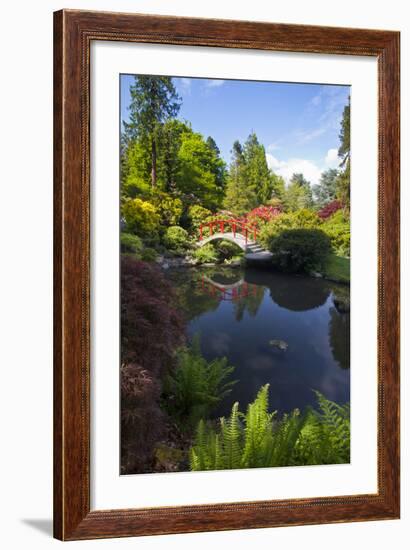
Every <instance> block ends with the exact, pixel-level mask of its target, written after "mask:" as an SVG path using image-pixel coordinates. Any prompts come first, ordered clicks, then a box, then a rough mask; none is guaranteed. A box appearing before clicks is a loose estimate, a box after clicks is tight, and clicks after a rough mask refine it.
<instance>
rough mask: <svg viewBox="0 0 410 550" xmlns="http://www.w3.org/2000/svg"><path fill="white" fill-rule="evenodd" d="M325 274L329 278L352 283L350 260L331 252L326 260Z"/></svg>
mask: <svg viewBox="0 0 410 550" xmlns="http://www.w3.org/2000/svg"><path fill="white" fill-rule="evenodd" d="M323 275H324V276H325V277H326V278H327V279H332V280H334V281H340V282H343V283H350V260H349V258H343V257H342V256H336V254H331V255H330V256H329V258H328V260H327V262H326V265H325V269H324V272H323Z"/></svg>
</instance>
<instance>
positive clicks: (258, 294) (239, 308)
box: [234, 283, 265, 321]
mask: <svg viewBox="0 0 410 550" xmlns="http://www.w3.org/2000/svg"><path fill="white" fill-rule="evenodd" d="M244 284H245V285H246V284H247V283H244ZM248 288H249V290H250V292H249V293H248V294H246V295H245V296H243V297H242V298H241V299H240V300H238V301H236V302H234V310H235V319H236V320H237V321H242V319H243V316H244V314H245V311H248V313H249V315H251V316H252V317H255V316H256V314H257V313H258V309H259V307H260V305H261V303H262V301H263V296H264V294H265V289H264V287H263V286H257V285H251V284H249V287H248Z"/></svg>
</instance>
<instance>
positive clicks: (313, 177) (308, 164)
mask: <svg viewBox="0 0 410 550" xmlns="http://www.w3.org/2000/svg"><path fill="white" fill-rule="evenodd" d="M266 162H267V163H268V166H269V168H270V169H271V170H273V171H274V172H275V174H278V175H279V176H282V177H283V178H284V179H285V181H286V182H287V183H288V182H289V181H290V179H291V177H292V175H293V174H299V173H302V174H303V175H304V177H305V178H306V179H307V180H308V181H310V183H311V184H312V185H316V184H317V183H319V179H320V175H321V173H322V170H321V169H320V168H319V167H318V166H317V165H316V164H315V163H313V162H312V161H310V160H307V159H298V158H291V159H289V160H279V159H277V158H276V157H274V156H273V155H271V154H270V153H266Z"/></svg>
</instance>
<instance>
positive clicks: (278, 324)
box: [167, 267, 350, 417]
mask: <svg viewBox="0 0 410 550" xmlns="http://www.w3.org/2000/svg"><path fill="white" fill-rule="evenodd" d="M167 277H168V278H169V279H170V280H171V282H172V285H173V287H174V288H175V290H176V292H177V294H178V298H179V302H180V304H181V308H182V309H183V311H184V313H185V315H186V318H187V322H188V328H187V330H188V335H189V337H190V338H192V336H193V335H194V334H198V333H199V334H200V339H201V348H202V353H203V355H204V356H205V357H206V359H208V360H210V359H213V358H215V357H221V356H226V357H227V358H228V360H229V363H230V364H231V365H233V366H234V367H235V371H234V373H233V377H234V378H235V379H236V380H238V382H237V383H236V385H235V386H234V387H233V390H232V393H231V394H230V395H229V396H228V397H227V398H225V400H224V401H223V402H222V403H221V404H220V405H219V407H218V409H217V410H216V411H215V413H214V416H215V417H217V416H222V415H227V414H229V412H230V409H231V407H232V404H233V403H234V402H235V401H239V405H240V410H242V411H245V409H246V406H247V404H248V403H250V402H251V401H253V400H254V398H255V396H256V393H257V391H258V390H259V388H260V387H261V386H262V385H264V384H266V383H269V384H270V408H271V410H277V411H278V412H279V413H284V412H289V411H291V410H293V409H295V408H299V409H301V410H303V409H304V408H305V407H306V406H308V405H311V406H315V404H316V400H315V394H314V391H313V390H318V391H320V392H321V393H323V394H324V395H325V397H326V398H328V399H331V400H332V401H335V402H337V403H346V402H348V401H349V400H350V370H349V368H350V315H349V313H339V311H338V310H337V309H336V307H335V305H334V302H333V298H334V297H335V296H336V297H339V296H342V297H345V298H346V296H348V294H349V287H346V286H343V285H338V284H335V283H330V282H328V281H325V280H323V279H314V278H310V277H303V276H295V275H283V274H278V273H275V272H272V271H269V270H261V269H256V268H248V267H247V268H229V267H215V268H205V267H203V268H181V269H172V270H169V271H168V273H167Z"/></svg>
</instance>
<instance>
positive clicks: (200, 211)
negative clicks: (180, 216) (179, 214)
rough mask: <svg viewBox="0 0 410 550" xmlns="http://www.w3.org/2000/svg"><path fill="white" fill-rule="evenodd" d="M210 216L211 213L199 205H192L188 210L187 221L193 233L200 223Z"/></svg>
mask: <svg viewBox="0 0 410 550" xmlns="http://www.w3.org/2000/svg"><path fill="white" fill-rule="evenodd" d="M210 216H212V212H211V211H210V210H208V209H207V208H204V207H203V206H200V205H199V204H194V205H193V206H190V207H189V209H188V220H189V223H190V226H191V229H192V230H193V231H197V230H198V228H199V226H200V225H201V223H203V222H204V221H205V220H206V219H207V218H208V217H210Z"/></svg>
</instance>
